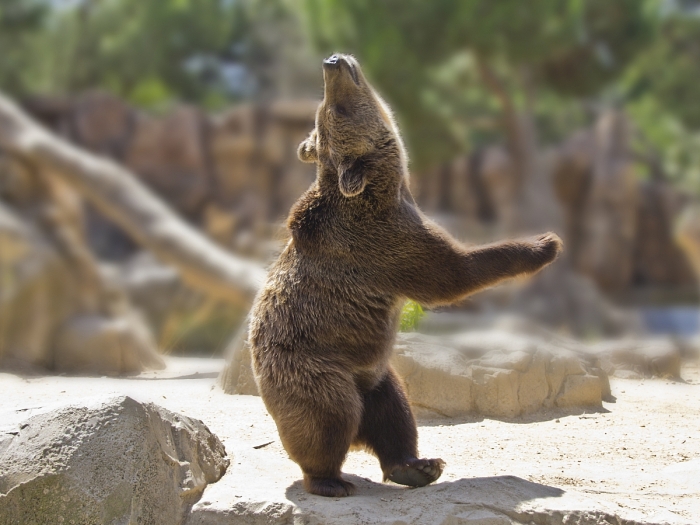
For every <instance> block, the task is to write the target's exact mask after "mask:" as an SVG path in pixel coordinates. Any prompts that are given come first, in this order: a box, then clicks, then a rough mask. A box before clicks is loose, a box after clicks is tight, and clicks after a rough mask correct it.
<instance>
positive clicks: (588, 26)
mask: <svg viewBox="0 0 700 525" xmlns="http://www.w3.org/2000/svg"><path fill="white" fill-rule="evenodd" d="M652 4H653V3H651V2H647V1H644V0H570V1H567V2H561V1H557V0H541V1H538V2H522V1H520V0H499V1H498V2H493V1H490V0H470V1H462V0H434V1H431V2H424V1H421V0H402V1H399V0H383V1H379V2H372V1H368V0H306V3H305V7H306V13H307V16H308V25H309V28H310V30H311V31H312V33H313V37H314V40H315V42H316V44H317V45H318V46H319V47H320V48H321V49H323V50H326V51H331V50H336V49H338V50H343V51H349V52H354V53H356V54H357V55H358V56H359V58H360V59H361V60H362V62H363V64H364V67H365V68H366V69H367V71H368V73H369V75H370V76H371V78H372V79H373V80H374V81H375V82H376V83H377V85H378V86H379V88H380V90H381V91H382V92H383V93H385V94H386V95H387V97H388V98H389V99H390V101H391V102H392V103H393V104H394V106H395V107H396V108H397V110H398V112H399V114H400V116H401V118H402V120H404V121H405V123H406V124H407V126H404V128H405V129H407V130H408V139H409V142H410V143H411V144H412V150H413V151H414V152H416V153H417V154H418V159H417V160H418V164H419V165H421V164H425V163H430V162H431V161H433V162H434V161H436V160H443V159H444V158H445V153H452V154H453V151H452V150H454V148H455V147H458V148H459V147H464V137H459V136H455V133H454V131H455V126H450V123H449V122H447V121H446V115H453V114H455V113H456V114H459V113H460V111H461V112H464V110H465V109H469V108H474V109H476V108H482V109H481V110H480V111H481V113H482V114H477V115H475V117H476V118H475V120H476V121H477V123H483V122H485V121H488V119H486V118H485V117H486V115H484V114H483V113H484V110H485V109H486V110H489V109H490V110H493V111H489V113H490V115H489V116H490V117H493V116H494V114H495V116H497V117H498V116H499V115H500V116H501V117H502V116H503V112H504V111H511V112H517V111H521V110H522V109H523V108H524V107H526V106H527V104H528V103H536V101H533V100H532V99H530V100H528V96H530V97H531V96H533V95H534V94H537V96H538V97H544V98H545V99H547V100H549V101H550V102H552V103H553V104H555V105H556V102H555V99H554V98H553V96H552V95H556V96H558V97H566V96H572V95H574V96H578V97H581V96H591V95H593V94H595V93H597V92H598V91H599V90H600V89H601V88H602V87H604V86H605V85H607V84H609V83H610V82H611V81H613V80H615V79H616V78H617V77H618V76H619V75H620V73H621V72H622V71H623V70H624V67H625V66H626V65H627V64H628V63H629V61H630V60H631V59H633V58H634V57H635V55H636V54H637V53H638V51H639V50H640V49H641V48H643V47H644V46H645V45H647V44H648V42H649V39H650V37H651V35H652V29H653V22H654V20H653V16H654V11H653V9H652V8H653V7H654V6H653V5H652ZM450 81H451V82H450ZM462 82H463V83H462ZM449 91H452V93H450V92H449ZM547 97H549V98H547ZM494 99H495V100H494ZM508 106H510V107H508ZM460 108H461V110H460ZM532 109H535V108H532ZM506 117H507V115H506ZM491 122H492V124H491V127H493V119H491ZM501 123H503V120H501ZM450 127H452V128H453V129H452V130H450ZM488 127H489V126H485V128H486V129H488ZM479 128H480V126H476V131H477V132H478V131H479ZM481 128H484V127H483V126H481ZM446 143H447V144H448V146H446Z"/></svg>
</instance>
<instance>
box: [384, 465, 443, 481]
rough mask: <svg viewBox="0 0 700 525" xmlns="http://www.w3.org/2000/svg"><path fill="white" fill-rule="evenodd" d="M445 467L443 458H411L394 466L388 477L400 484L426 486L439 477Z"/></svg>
mask: <svg viewBox="0 0 700 525" xmlns="http://www.w3.org/2000/svg"><path fill="white" fill-rule="evenodd" d="M444 467H445V462H444V461H443V460H441V459H410V460H408V461H407V462H406V463H404V464H403V465H399V466H398V467H394V469H393V470H391V472H390V473H389V475H388V476H386V478H387V479H389V480H390V481H393V482H394V483H398V484H399V485H407V486H409V487H424V486H425V485H428V484H430V483H432V482H433V481H435V480H436V479H438V478H439V477H440V475H441V474H442V469H443V468H444Z"/></svg>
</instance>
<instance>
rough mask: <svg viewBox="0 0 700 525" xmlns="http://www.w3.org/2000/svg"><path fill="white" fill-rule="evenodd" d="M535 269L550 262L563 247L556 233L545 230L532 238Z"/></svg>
mask: <svg viewBox="0 0 700 525" xmlns="http://www.w3.org/2000/svg"><path fill="white" fill-rule="evenodd" d="M533 248H534V253H535V256H536V257H535V259H536V260H535V261H534V262H535V264H536V267H535V268H534V269H535V270H539V269H540V268H542V266H545V265H547V264H549V263H551V262H552V261H553V260H554V259H556V258H557V256H558V255H559V254H560V253H561V252H562V250H563V249H564V243H563V242H562V241H561V239H560V238H559V236H558V235H557V234H556V233H552V232H547V233H543V234H542V235H538V236H537V237H535V238H534V239H533Z"/></svg>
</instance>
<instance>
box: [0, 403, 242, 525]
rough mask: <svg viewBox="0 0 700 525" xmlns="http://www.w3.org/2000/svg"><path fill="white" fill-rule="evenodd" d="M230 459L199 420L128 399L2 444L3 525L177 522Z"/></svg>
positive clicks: (42, 420)
mask: <svg viewBox="0 0 700 525" xmlns="http://www.w3.org/2000/svg"><path fill="white" fill-rule="evenodd" d="M228 462H229V460H228V459H227V458H226V451H225V450H224V447H223V445H222V444H221V442H220V441H219V439H218V438H217V437H216V436H215V435H214V434H212V433H211V432H210V431H209V429H208V428H207V427H206V426H205V425H204V424H203V423H202V422H201V421H198V420H194V419H190V418H188V417H185V416H180V415H177V414H174V413H172V412H170V411H168V410H165V409H163V408H161V407H159V406H157V405H154V404H151V403H147V404H141V403H139V402H137V401H135V400H134V399H132V398H130V397H126V396H122V397H117V398H112V399H109V400H105V399H103V400H102V401H101V402H95V403H93V404H92V405H90V406H71V407H66V408H62V409H59V410H55V411H50V412H46V413H43V414H38V415H35V416H33V417H31V418H29V419H27V420H25V421H24V422H22V423H20V425H19V428H17V430H16V431H14V432H11V433H9V434H7V433H6V434H4V435H3V437H2V438H0V523H2V524H3V525H4V524H10V523H26V524H30V523H36V524H46V523H65V524H69V523H72V524H76V525H81V524H93V523H110V524H112V523H133V524H156V523H164V524H165V523H167V524H179V523H182V522H183V520H184V518H185V515H186V513H187V511H188V510H189V508H190V506H191V505H192V504H193V503H195V502H196V501H197V500H198V499H199V497H200V496H201V494H202V491H203V490H204V488H205V487H206V486H207V485H208V484H209V483H214V482H216V481H218V480H219V479H220V478H221V476H222V475H223V474H224V472H225V471H226V468H227V466H228Z"/></svg>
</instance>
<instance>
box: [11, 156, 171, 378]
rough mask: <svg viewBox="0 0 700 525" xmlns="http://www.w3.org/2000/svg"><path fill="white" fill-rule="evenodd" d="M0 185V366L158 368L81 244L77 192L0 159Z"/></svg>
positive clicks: (126, 306) (127, 307) (138, 328)
mask: <svg viewBox="0 0 700 525" xmlns="http://www.w3.org/2000/svg"><path fill="white" fill-rule="evenodd" d="M0 181H1V182H0V275H2V283H0V366H4V367H9V368H13V369H49V370H59V371H61V372H68V373H72V372H76V373H86V372H87V373H99V374H119V373H123V372H138V371H141V370H143V369H144V368H149V367H155V368H159V367H162V366H163V362H162V360H161V358H160V357H159V356H158V353H157V350H156V345H155V342H154V341H153V339H152V337H151V335H150V330H149V329H148V327H147V326H146V325H145V324H144V323H143V322H141V321H140V318H139V316H138V315H137V314H136V312H135V311H134V309H133V307H132V305H131V304H130V303H129V301H128V298H127V297H126V295H125V293H124V290H123V288H122V287H121V286H120V285H119V284H118V283H116V282H114V280H113V279H112V278H111V277H110V276H109V275H108V273H107V272H103V269H104V268H103V267H102V266H101V265H100V264H99V262H98V260H97V259H96V258H95V256H94V255H93V253H92V252H91V251H90V249H89V248H88V246H87V241H86V239H85V237H84V226H85V222H84V216H83V214H82V202H81V200H80V197H79V196H78V195H77V193H76V192H75V191H74V190H73V189H72V188H71V187H69V186H68V185H66V184H65V183H63V182H61V181H60V180H57V179H56V178H54V177H53V176H52V174H50V173H47V172H44V171H41V170H37V169H30V168H28V167H27V166H23V165H21V164H20V163H18V162H14V161H13V160H12V159H10V158H8V157H6V156H2V155H0Z"/></svg>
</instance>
